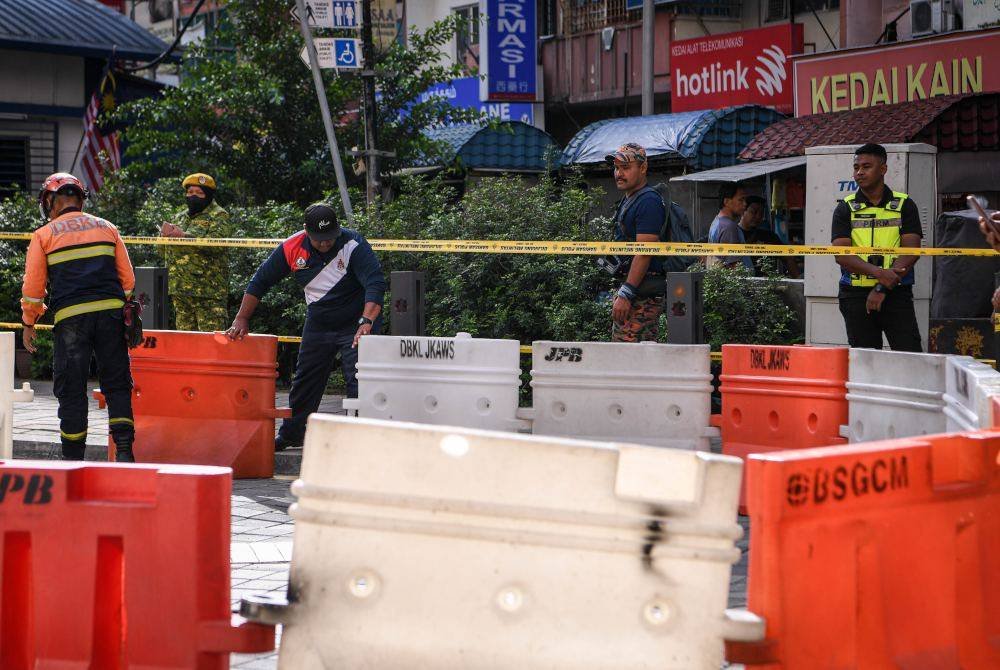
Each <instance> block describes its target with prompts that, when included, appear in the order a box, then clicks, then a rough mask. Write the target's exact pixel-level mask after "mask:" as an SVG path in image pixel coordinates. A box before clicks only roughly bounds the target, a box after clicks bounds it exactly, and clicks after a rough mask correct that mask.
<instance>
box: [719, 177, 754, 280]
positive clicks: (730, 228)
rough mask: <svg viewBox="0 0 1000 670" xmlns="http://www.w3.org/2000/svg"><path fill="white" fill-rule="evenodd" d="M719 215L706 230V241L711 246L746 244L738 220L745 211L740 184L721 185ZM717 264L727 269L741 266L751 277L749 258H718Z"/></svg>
mask: <svg viewBox="0 0 1000 670" xmlns="http://www.w3.org/2000/svg"><path fill="white" fill-rule="evenodd" d="M719 205H720V208H719V213H718V215H716V217H715V218H714V219H713V220H712V225H711V227H710V228H709V229H708V241H709V242H710V243H712V244H746V241H747V240H746V236H745V235H744V231H743V228H741V227H740V220H741V219H742V217H743V213H744V212H745V211H746V208H747V203H746V191H745V190H744V188H743V187H742V186H741V185H740V184H728V183H727V184H723V185H722V187H721V188H720V189H719ZM716 260H717V262H719V263H722V264H723V265H725V266H727V267H734V266H737V265H742V266H743V267H744V268H746V270H747V271H748V272H749V273H750V274H751V275H752V274H753V272H754V267H753V260H752V259H751V258H750V257H749V256H719V257H716Z"/></svg>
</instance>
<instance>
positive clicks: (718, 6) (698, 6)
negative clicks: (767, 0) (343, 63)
mask: <svg viewBox="0 0 1000 670" xmlns="http://www.w3.org/2000/svg"><path fill="white" fill-rule="evenodd" d="M674 7H675V9H674V11H676V12H677V13H678V14H690V15H694V16H711V17H718V18H724V19H738V18H740V16H742V13H743V12H742V10H743V3H742V2H741V0H691V1H690V2H678V3H677V4H676V5H675V6H674Z"/></svg>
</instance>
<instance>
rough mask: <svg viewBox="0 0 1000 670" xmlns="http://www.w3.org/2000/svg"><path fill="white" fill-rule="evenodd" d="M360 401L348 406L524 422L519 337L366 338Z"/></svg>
mask: <svg viewBox="0 0 1000 670" xmlns="http://www.w3.org/2000/svg"><path fill="white" fill-rule="evenodd" d="M358 346H359V350H358V398H357V400H356V401H355V402H350V401H345V403H344V407H345V408H347V409H357V410H358V416H360V417H362V418H371V419H391V420H395V421H416V422H419V423H432V424H443V425H449V426H468V427H470V428H486V429H491V430H518V429H519V428H523V427H525V424H524V422H523V421H521V420H519V419H518V418H517V416H516V415H517V404H518V390H519V388H520V383H521V379H520V376H521V364H520V344H519V343H518V342H517V340H486V339H478V338H473V337H471V336H470V335H469V334H468V333H458V335H457V336H456V337H397V336H368V337H363V338H361V342H360V344H359V345H358Z"/></svg>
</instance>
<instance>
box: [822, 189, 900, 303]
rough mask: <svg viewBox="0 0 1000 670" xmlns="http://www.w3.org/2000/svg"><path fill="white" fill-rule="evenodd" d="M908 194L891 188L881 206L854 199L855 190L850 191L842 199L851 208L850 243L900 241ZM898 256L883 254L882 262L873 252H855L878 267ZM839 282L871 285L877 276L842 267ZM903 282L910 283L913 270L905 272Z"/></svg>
mask: <svg viewBox="0 0 1000 670" xmlns="http://www.w3.org/2000/svg"><path fill="white" fill-rule="evenodd" d="M909 197H910V196H909V195H907V194H906V193H900V192H898V191H893V192H892V198H891V199H890V200H889V202H887V203H886V204H885V206H884V207H882V206H879V205H873V204H868V203H865V202H861V201H859V200H858V199H857V193H852V194H850V195H849V196H847V197H846V198H844V202H845V203H846V204H847V207H848V209H850V210H851V246H855V247H893V248H899V247H900V246H901V245H902V234H901V231H902V227H903V218H902V211H903V203H904V202H906V199H907V198H909ZM898 257H899V256H898V255H897V256H882V259H881V262H877V261H878V260H879V259H878V258H877V257H874V256H858V258H860V259H861V260H863V261H865V262H868V263H871V264H872V265H877V266H878V267H881V268H891V267H892V264H893V262H894V261H895V260H896V259H897V258H898ZM840 283H841V284H844V285H848V284H850V285H851V286H860V287H871V286H875V284H877V283H878V280H877V279H875V278H874V277H870V276H868V275H860V274H853V273H850V272H848V271H847V270H842V271H841V280H840ZM902 283H903V284H912V283H913V273H912V272H909V273H907V275H906V277H904V278H903V281H902Z"/></svg>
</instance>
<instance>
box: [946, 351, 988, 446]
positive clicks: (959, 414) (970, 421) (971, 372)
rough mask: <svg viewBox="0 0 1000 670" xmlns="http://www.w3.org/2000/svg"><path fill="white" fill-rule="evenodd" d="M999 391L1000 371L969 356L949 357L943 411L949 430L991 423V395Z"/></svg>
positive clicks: (982, 426)
mask: <svg viewBox="0 0 1000 670" xmlns="http://www.w3.org/2000/svg"><path fill="white" fill-rule="evenodd" d="M997 394H1000V372H997V371H996V370H994V369H993V367H992V366H990V365H986V364H985V363H980V362H979V361H977V360H975V359H974V358H971V357H969V356H948V363H947V372H946V379H945V394H944V401H945V407H944V413H945V417H946V421H945V424H946V430H947V431H948V432H955V431H967V430H979V429H980V428H989V427H991V426H992V425H993V411H992V403H991V402H990V400H991V397H992V396H994V395H997Z"/></svg>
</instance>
